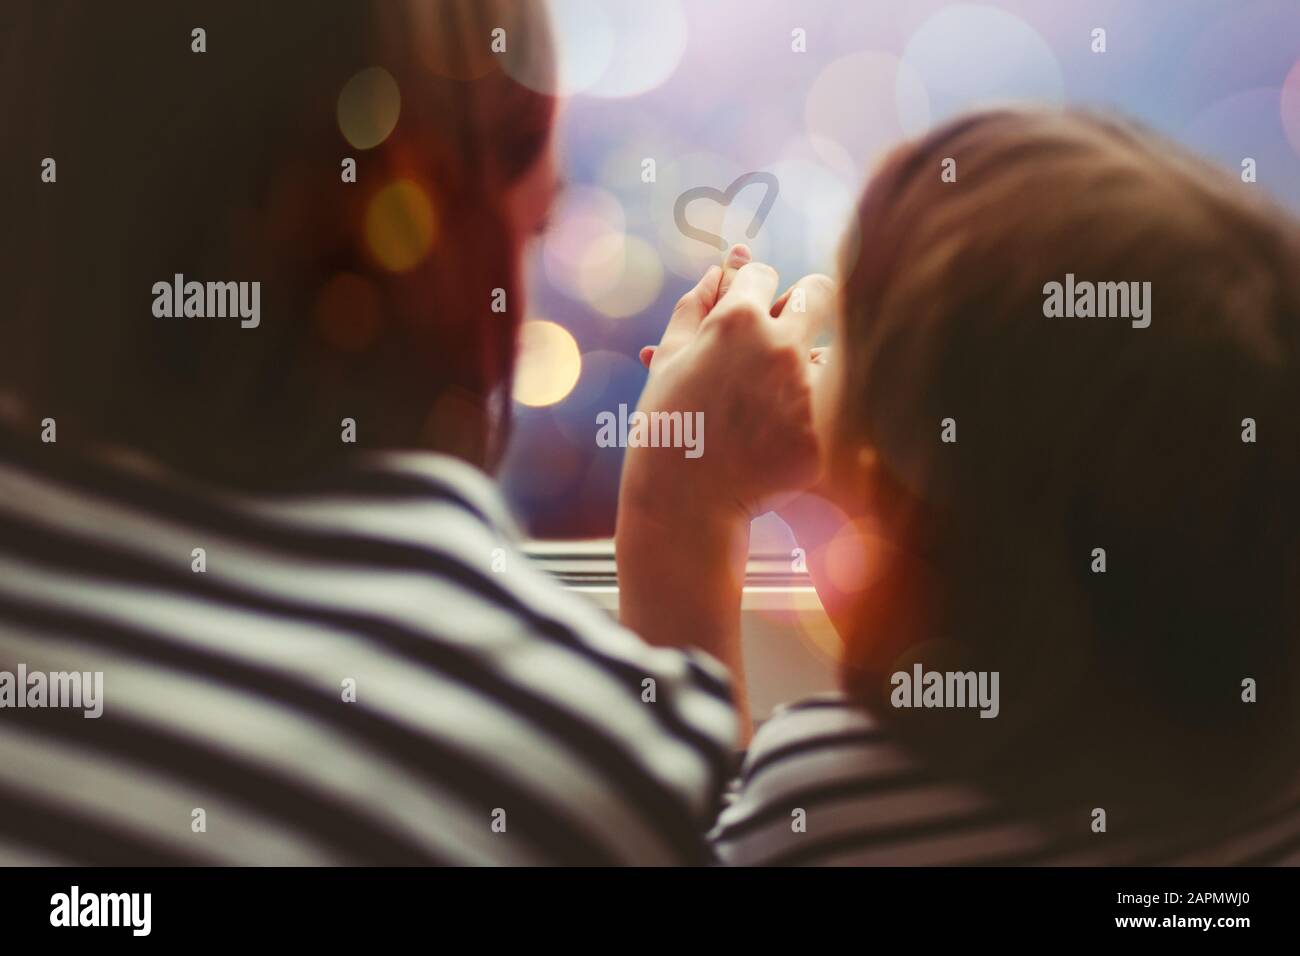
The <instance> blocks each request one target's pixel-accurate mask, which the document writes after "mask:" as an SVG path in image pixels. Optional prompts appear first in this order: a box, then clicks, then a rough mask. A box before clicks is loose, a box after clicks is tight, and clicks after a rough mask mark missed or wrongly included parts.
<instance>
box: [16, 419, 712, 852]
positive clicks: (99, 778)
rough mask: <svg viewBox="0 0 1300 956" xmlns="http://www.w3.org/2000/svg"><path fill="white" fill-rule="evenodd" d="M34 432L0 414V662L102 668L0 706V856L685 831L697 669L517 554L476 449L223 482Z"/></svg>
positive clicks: (644, 844) (707, 663)
mask: <svg viewBox="0 0 1300 956" xmlns="http://www.w3.org/2000/svg"><path fill="white" fill-rule="evenodd" d="M52 447H53V446H39V445H37V446H23V445H21V444H19V443H17V442H14V441H13V440H12V438H10V437H7V436H3V435H0V672H9V673H10V674H11V675H16V674H17V673H18V669H19V667H20V666H21V667H22V668H23V669H25V671H26V672H27V673H28V674H31V673H33V672H44V673H56V672H73V671H76V672H83V673H85V672H102V673H103V686H104V689H103V714H102V716H100V717H98V718H87V717H86V716H85V715H84V713H83V711H82V710H79V709H71V708H66V707H65V708H49V707H46V708H40V707H21V708H20V707H16V706H13V703H12V701H10V702H9V704H8V705H7V706H4V707H3V708H0V864H41V863H57V864H64V863H88V864H190V863H194V864H284V865H315V864H326V865H328V864H422V863H447V864H525V865H528V864H594V865H604V864H627V863H637V864H649V865H658V864H678V863H698V862H705V861H707V860H708V859H709V858H710V853H709V849H708V845H707V843H706V841H705V839H704V835H703V834H704V832H705V830H706V829H707V827H708V826H709V825H710V824H711V822H712V821H713V820H714V818H715V816H716V811H717V808H718V802H719V799H720V793H721V790H722V787H723V784H724V783H725V780H726V775H727V774H728V772H729V769H730V762H731V757H732V753H733V751H732V746H733V742H734V734H735V720H734V716H733V712H732V708H731V704H730V696H729V695H730V689H729V684H728V678H727V676H726V673H725V671H724V670H723V669H722V668H721V667H720V665H718V664H717V663H716V662H714V661H713V660H712V659H711V658H707V657H706V656H704V655H697V654H691V653H682V652H678V651H675V650H669V649H663V648H652V647H649V646H648V645H646V644H645V643H644V642H642V641H641V640H640V639H639V638H637V637H636V636H635V635H633V634H631V633H630V632H628V631H626V630H623V629H622V628H620V627H619V626H618V625H617V624H616V623H614V622H613V621H611V620H610V619H609V618H608V617H606V616H605V615H604V614H603V613H602V612H600V611H599V610H597V609H596V608H594V607H592V606H589V605H588V604H587V603H586V602H584V601H583V600H582V599H581V598H578V597H576V596H572V595H569V594H567V593H566V592H564V591H563V590H562V589H561V588H560V587H559V586H558V585H556V584H555V583H553V582H552V581H551V579H550V578H549V577H547V576H546V575H545V574H544V573H543V572H541V571H540V570H538V569H536V568H534V567H532V566H530V564H529V562H528V561H527V560H526V559H525V558H524V557H523V555H522V554H521V553H520V552H519V551H518V550H516V544H515V542H516V540H517V536H516V534H515V532H514V530H513V526H512V524H511V522H510V519H509V518H508V516H507V515H506V513H505V509H504V507H503V504H502V502H501V500H500V498H499V497H498V495H497V493H496V491H495V489H494V488H493V486H492V484H491V483H490V482H489V481H488V479H487V478H486V477H485V476H483V475H482V474H481V473H479V472H478V471H476V470H474V469H473V468H471V467H469V466H467V465H465V464H463V463H460V462H458V461H456V460H453V459H450V458H446V457H443V456H438V455H434V454H426V453H403V454H396V455H386V456H380V457H376V458H373V459H369V460H367V461H366V462H365V463H364V464H359V465H358V466H357V467H355V468H350V469H348V471H347V472H346V473H341V474H339V475H338V476H334V477H329V478H320V479H317V480H315V481H314V482H313V483H312V486H311V487H310V488H301V489H298V490H296V491H294V492H293V493H292V494H289V493H277V494H274V495H248V494H238V495H237V494H233V493H228V492H221V491H217V490H213V489H210V488H200V487H198V486H194V485H191V484H187V483H183V482H180V481H178V480H174V479H167V480H162V479H160V478H158V477H156V476H149V475H145V474H143V473H141V472H140V471H139V470H138V469H128V468H125V467H121V466H117V465H114V466H108V465H105V464H102V463H101V464H96V465H90V464H86V463H80V464H78V466H77V467H76V468H75V469H68V468H66V467H65V466H63V465H60V464H56V457H57V456H56V453H55V452H53V451H52V450H45V449H47V448H52ZM199 549H201V550H199ZM20 691H21V688H20Z"/></svg>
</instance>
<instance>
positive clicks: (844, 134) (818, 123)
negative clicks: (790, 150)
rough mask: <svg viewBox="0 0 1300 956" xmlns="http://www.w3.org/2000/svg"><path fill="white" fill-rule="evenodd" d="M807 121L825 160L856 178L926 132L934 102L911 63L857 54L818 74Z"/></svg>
mask: <svg viewBox="0 0 1300 956" xmlns="http://www.w3.org/2000/svg"><path fill="white" fill-rule="evenodd" d="M850 91H851V92H850ZM804 120H805V122H806V124H807V127H808V135H809V138H810V140H811V142H812V143H813V147H814V149H816V150H817V153H818V155H819V156H820V157H821V158H822V161H823V162H825V163H826V164H827V165H829V166H830V167H831V168H833V169H835V170H836V171H837V172H839V173H840V174H842V175H844V176H848V177H851V178H853V179H854V180H856V179H857V178H859V177H860V176H861V175H862V172H863V170H865V169H866V168H867V167H869V166H871V165H873V164H874V163H875V162H876V160H877V159H878V158H879V156H880V155H881V154H882V153H884V152H885V151H886V150H888V149H889V148H891V147H892V146H894V145H895V144H897V143H898V142H900V141H901V140H903V139H905V138H906V137H909V136H914V135H916V134H918V133H921V132H924V131H925V129H926V128H927V127H928V126H929V124H930V100H929V95H928V94H927V92H926V88H925V84H924V82H923V81H922V79H921V76H920V74H919V73H918V72H917V71H916V69H914V68H913V67H912V66H911V65H909V64H908V63H906V62H904V61H903V60H900V59H899V58H898V57H896V56H893V55H891V54H888V53H854V54H851V55H849V56H846V57H841V58H840V59H838V60H835V61H834V62H833V63H831V64H830V65H829V66H827V67H826V69H824V70H823V71H822V72H821V73H820V74H819V75H818V77H817V79H816V80H815V81H814V82H813V85H812V88H811V89H810V90H809V91H808V97H807V99H806V101H805V103H804Z"/></svg>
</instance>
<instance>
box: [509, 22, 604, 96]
mask: <svg viewBox="0 0 1300 956" xmlns="http://www.w3.org/2000/svg"><path fill="white" fill-rule="evenodd" d="M546 9H547V13H548V15H549V18H550V22H551V42H552V43H553V44H554V46H555V72H554V74H553V75H543V74H540V73H537V72H535V71H533V70H532V69H530V66H531V64H530V62H529V58H527V57H518V58H516V57H512V56H507V57H502V60H501V64H502V66H503V67H504V68H505V70H506V72H507V73H509V74H510V75H511V76H512V77H513V78H514V79H515V80H516V81H517V82H519V83H522V84H523V85H524V86H528V87H531V88H532V89H535V90H539V91H540V92H542V93H550V94H553V95H556V96H573V95H574V94H575V93H581V92H583V91H584V90H586V89H589V88H590V87H591V86H592V85H593V84H594V83H595V82H596V81H597V80H599V79H600V78H601V76H602V75H604V73H605V69H606V68H607V67H608V66H609V63H610V61H611V60H612V59H613V57H614V47H615V39H614V25H613V23H611V21H610V18H609V16H608V15H607V13H606V11H605V4H604V3H601V2H599V0H548V2H547V3H546ZM520 41H521V38H519V37H516V38H515V42H520ZM507 43H509V37H507Z"/></svg>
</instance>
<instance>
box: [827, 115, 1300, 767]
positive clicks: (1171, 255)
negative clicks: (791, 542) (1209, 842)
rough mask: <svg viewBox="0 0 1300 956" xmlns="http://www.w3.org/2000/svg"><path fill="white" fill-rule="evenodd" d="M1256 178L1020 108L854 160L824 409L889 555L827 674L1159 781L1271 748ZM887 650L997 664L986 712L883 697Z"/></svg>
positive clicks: (955, 662)
mask: <svg viewBox="0 0 1300 956" xmlns="http://www.w3.org/2000/svg"><path fill="white" fill-rule="evenodd" d="M1262 188H1264V187H1262V186H1253V185H1245V184H1242V183H1240V182H1237V181H1236V179H1235V177H1234V176H1232V175H1231V174H1229V173H1227V172H1223V171H1220V170H1218V169H1217V168H1215V167H1212V166H1210V165H1208V164H1206V163H1203V162H1202V161H1200V160H1198V159H1196V158H1195V157H1193V156H1191V155H1189V154H1188V153H1186V152H1185V151H1184V150H1183V149H1181V148H1180V147H1178V146H1176V145H1175V144H1172V143H1170V142H1167V141H1165V140H1163V139H1161V138H1159V137H1157V136H1155V135H1153V134H1150V133H1148V132H1145V131H1142V130H1140V129H1136V128H1134V127H1132V126H1129V125H1126V124H1123V123H1120V122H1116V121H1113V120H1108V119H1103V118H1099V117H1094V116H1090V115H1080V114H1074V113H1059V112H1033V111H1017V110H1003V111H996V112H990V113H984V114H979V115H974V116H970V117H967V118H963V119H960V120H957V121H955V122H952V123H950V124H948V125H946V126H944V127H943V128H941V129H938V130H936V131H934V132H932V133H931V134H929V135H928V136H926V137H925V138H923V139H921V140H920V141H918V142H915V143H912V144H908V145H906V146H904V147H902V148H901V149H899V150H898V151H896V152H895V153H894V154H892V155H891V156H890V157H889V158H888V159H887V160H886V161H885V162H884V164H883V166H882V167H881V168H880V169H879V170H877V172H876V174H875V175H874V176H873V177H872V180H871V182H870V184H869V186H868V188H867V191H866V193H865V194H864V196H863V198H862V201H861V203H860V206H859V209H858V216H857V222H856V228H855V230H854V234H853V236H852V239H851V241H850V242H849V243H847V245H846V252H845V256H846V262H845V264H844V265H845V269H844V272H845V276H846V279H845V285H844V292H843V303H842V304H843V310H844V322H845V325H844V329H843V338H842V342H841V352H842V353H843V354H842V355H841V356H840V357H839V358H838V359H837V361H842V362H844V363H845V373H844V374H845V376H846V379H845V389H844V393H843V399H842V400H843V403H844V404H843V406H842V414H841V416H840V420H841V422H842V423H843V424H842V426H841V427H842V429H843V430H844V432H845V434H844V436H843V437H844V438H845V440H846V442H848V443H855V444H863V443H865V444H866V445H868V446H869V447H871V448H872V449H873V450H874V452H875V457H876V461H877V467H876V472H877V479H876V480H875V481H874V482H873V485H874V488H873V492H872V494H873V499H874V500H875V502H876V506H877V509H878V511H879V517H880V518H881V519H882V520H883V522H884V526H885V527H886V528H887V529H888V533H889V534H890V536H891V537H892V540H893V542H894V544H895V546H896V550H891V552H890V553H889V554H882V555H880V556H878V557H879V560H880V561H882V562H883V564H884V568H883V569H882V570H881V572H880V573H879V574H877V575H875V576H874V578H873V580H874V582H875V583H874V584H873V585H872V587H871V588H870V589H869V591H868V592H867V593H866V594H865V595H864V597H863V610H862V615H861V623H860V627H859V628H858V633H856V634H854V635H851V636H850V638H849V640H848V649H847V662H846V672H845V679H846V684H847V686H848V687H849V689H850V690H851V691H852V692H853V693H854V694H856V695H857V696H858V697H859V698H860V699H862V700H864V701H865V702H866V703H867V704H868V705H869V706H873V707H874V709H876V710H878V711H880V712H882V713H884V714H886V715H887V716H888V717H889V719H891V720H893V721H896V722H897V723H899V724H900V725H901V726H903V727H904V728H906V732H909V733H910V732H914V733H915V735H916V736H917V739H918V740H920V741H921V742H922V743H924V744H925V745H927V746H932V747H935V748H937V749H939V750H941V751H945V752H947V753H949V754H951V755H955V754H957V753H961V754H965V755H970V756H972V757H973V759H981V760H983V759H991V758H992V757H993V756H995V755H1000V756H1002V757H1010V758H1011V759H1013V760H1015V761H1020V762H1023V760H1024V759H1025V756H1026V753H1027V752H1035V753H1041V752H1042V748H1043V747H1044V746H1045V745H1049V744H1051V743H1052V742H1053V741H1055V742H1058V743H1059V744H1060V745H1061V746H1067V744H1066V742H1067V741H1068V742H1070V743H1069V744H1068V746H1088V747H1095V748H1096V749H1094V750H1092V751H1091V753H1092V756H1093V757H1095V756H1096V755H1097V754H1098V753H1101V754H1108V755H1110V758H1113V766H1114V767H1115V768H1122V769H1117V770H1116V772H1117V773H1122V774H1128V773H1131V772H1134V771H1135V770H1136V771H1137V772H1139V773H1147V774H1148V775H1149V776H1150V777H1151V779H1152V781H1153V782H1155V783H1163V784H1166V785H1171V786H1184V785H1186V783H1188V782H1190V781H1192V780H1193V779H1199V776H1200V775H1199V774H1189V775H1186V776H1184V775H1182V774H1181V770H1180V768H1185V767H1187V766H1188V761H1189V759H1193V758H1204V759H1207V760H1210V761H1213V762H1215V763H1214V764H1213V766H1215V768H1216V769H1215V770H1214V773H1213V776H1217V777H1219V778H1220V780H1221V781H1222V782H1225V783H1227V784H1228V786H1229V787H1231V786H1233V785H1234V784H1235V783H1241V782H1242V781H1241V780H1236V781H1234V780H1232V779H1231V778H1232V775H1233V774H1234V773H1235V774H1245V775H1248V776H1250V777H1251V778H1252V779H1256V780H1261V781H1262V780H1264V779H1265V778H1266V777H1268V776H1269V773H1270V771H1271V770H1272V769H1275V768H1278V769H1287V767H1288V766H1289V767H1294V757H1295V750H1294V748H1293V744H1294V738H1295V737H1296V736H1297V733H1298V732H1300V721H1298V720H1297V717H1296V714H1297V703H1298V702H1300V643H1298V638H1300V629H1298V628H1297V623H1298V621H1300V616H1298V615H1297V599H1298V598H1300V580H1298V576H1297V570H1298V568H1300V540H1297V538H1298V536H1297V533H1296V529H1297V511H1298V510H1300V509H1298V508H1297V495H1298V494H1300V455H1298V454H1297V449H1298V447H1300V402H1298V400H1297V399H1298V397H1300V387H1298V386H1297V378H1298V376H1300V364H1298V363H1300V232H1298V231H1297V227H1296V223H1295V221H1294V220H1293V219H1291V218H1290V217H1289V216H1288V215H1286V214H1285V213H1283V212H1282V211H1281V210H1279V209H1278V208H1277V207H1275V206H1273V205H1271V204H1269V203H1268V202H1267V201H1266V200H1265V199H1264V198H1263V197H1262V194H1260V193H1258V192H1257V191H1256V190H1259V189H1262ZM914 662H920V663H922V664H923V666H924V668H925V669H927V670H929V669H937V670H962V671H966V670H977V671H980V670H983V671H998V672H999V675H1000V680H999V687H1000V696H1001V701H1000V712H999V715H998V717H997V718H996V719H992V720H981V719H978V718H976V716H975V713H973V712H970V711H966V712H954V711H951V710H948V711H934V712H930V711H927V710H900V709H899V708H896V707H892V706H891V704H890V693H891V690H892V689H893V688H892V687H891V683H890V675H891V674H893V673H895V672H898V671H900V670H908V671H910V670H911V668H912V665H913V663H914ZM1252 699H1253V702H1252ZM1108 759H1109V758H1108ZM1202 769H1205V768H1204V767H1202Z"/></svg>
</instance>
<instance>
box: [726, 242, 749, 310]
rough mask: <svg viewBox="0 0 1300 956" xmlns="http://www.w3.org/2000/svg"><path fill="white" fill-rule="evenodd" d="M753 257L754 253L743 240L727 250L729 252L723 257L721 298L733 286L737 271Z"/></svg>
mask: <svg viewBox="0 0 1300 956" xmlns="http://www.w3.org/2000/svg"><path fill="white" fill-rule="evenodd" d="M753 258H754V254H753V253H752V252H750V251H749V246H747V245H745V244H744V243H743V242H741V243H737V244H736V245H734V246H732V247H731V248H730V249H728V250H727V254H726V255H725V256H723V257H722V282H721V283H719V285H718V298H719V299H721V298H722V297H723V296H724V295H726V294H727V290H728V289H730V288H731V283H732V281H733V280H734V279H735V278H736V273H737V272H739V271H740V269H741V267H742V266H743V265H745V264H746V263H748V262H750V261H751V260H752V259H753Z"/></svg>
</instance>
